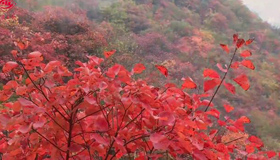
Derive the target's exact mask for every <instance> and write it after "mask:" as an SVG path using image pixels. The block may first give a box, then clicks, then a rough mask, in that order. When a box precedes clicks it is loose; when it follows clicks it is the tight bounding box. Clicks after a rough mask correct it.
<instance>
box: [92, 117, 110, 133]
mask: <svg viewBox="0 0 280 160" xmlns="http://www.w3.org/2000/svg"><path fill="white" fill-rule="evenodd" d="M94 126H95V128H96V130H98V131H101V132H102V131H107V130H108V127H109V126H108V123H107V121H106V120H105V118H104V117H102V116H99V117H98V118H97V119H96V120H95V121H94Z"/></svg>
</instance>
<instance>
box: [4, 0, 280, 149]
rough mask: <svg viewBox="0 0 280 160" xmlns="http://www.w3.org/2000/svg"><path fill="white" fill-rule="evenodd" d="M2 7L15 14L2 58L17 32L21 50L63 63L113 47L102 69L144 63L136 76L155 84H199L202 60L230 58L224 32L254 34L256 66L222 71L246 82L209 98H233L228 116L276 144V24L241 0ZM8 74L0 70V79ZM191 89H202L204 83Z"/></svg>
mask: <svg viewBox="0 0 280 160" xmlns="http://www.w3.org/2000/svg"><path fill="white" fill-rule="evenodd" d="M45 5H55V6H51V7H50V6H48V7H46V6H45ZM8 14H10V15H12V14H15V15H16V17H13V18H3V19H1V21H0V54H1V59H0V65H2V66H3V64H4V61H7V60H10V59H11V55H10V51H11V50H13V47H14V44H13V42H14V41H15V40H16V39H18V40H22V39H23V41H24V42H25V43H27V42H28V41H29V43H30V44H31V45H30V47H29V48H27V51H30V52H32V51H35V50H36V51H40V52H41V53H42V54H43V55H44V57H45V60H54V59H59V60H61V61H63V62H65V65H66V66H68V67H69V68H70V69H71V68H72V69H73V68H74V65H75V64H74V61H76V60H81V61H82V60H85V59H86V55H87V54H90V55H97V56H101V55H102V54H103V51H104V50H105V51H112V50H116V53H118V54H114V55H113V56H112V59H110V60H106V61H105V62H104V65H103V66H101V68H102V69H103V70H106V69H107V68H108V67H109V66H110V65H112V64H113V63H115V62H117V63H120V64H123V65H124V66H126V67H127V68H132V67H133V65H134V64H136V63H143V64H144V65H145V66H146V67H147V70H145V71H144V73H143V74H142V75H141V76H142V77H148V78H147V80H148V81H149V82H151V83H153V84H154V85H155V86H162V85H164V84H165V83H166V82H167V81H168V82H174V83H176V84H180V85H181V84H182V81H181V78H183V77H187V76H192V78H193V80H194V81H195V82H197V84H203V75H202V74H201V73H203V69H204V68H216V69H218V66H221V67H222V68H225V66H224V64H228V62H229V60H230V59H229V57H228V55H227V54H226V53H224V52H223V51H222V49H221V47H220V46H219V44H220V43H225V42H227V44H229V46H230V44H232V39H229V38H228V37H229V35H233V34H234V33H238V34H239V35H240V36H242V37H244V38H245V39H249V38H254V39H255V42H254V43H253V44H252V45H251V46H250V48H247V49H250V50H251V51H252V53H253V55H252V57H250V59H252V60H253V61H254V65H255V70H256V71H250V70H244V66H242V65H241V64H235V66H236V69H234V70H231V73H233V74H229V78H230V79H233V78H234V77H231V76H233V75H235V74H240V73H244V72H245V73H246V74H247V75H248V76H249V79H250V81H251V82H253V83H252V84H251V88H250V90H248V91H246V92H245V91H243V90H242V89H240V88H238V87H236V92H237V93H238V94H236V95H232V94H231V93H229V92H227V91H226V89H225V88H224V89H221V90H220V91H219V93H218V94H217V97H216V99H215V100H214V103H215V104H216V105H217V106H219V107H218V108H219V109H220V110H222V111H223V103H224V102H230V104H232V105H233V106H236V108H235V110H234V111H233V112H232V113H231V116H240V115H247V116H248V117H251V119H252V121H253V122H252V125H251V126H249V127H247V129H248V131H249V132H250V133H253V134H255V135H257V136H259V137H261V138H262V139H263V140H264V142H266V145H267V146H268V147H270V148H273V149H280V135H279V134H278V131H279V129H280V124H279V119H280V100H279V97H280V91H279V90H280V84H279V81H280V74H279V68H280V57H279V56H280V54H279V51H280V37H279V33H280V31H279V30H278V29H276V28H273V27H271V26H270V25H269V24H267V23H264V22H262V21H261V20H260V19H259V18H258V17H257V16H256V15H254V14H253V13H251V12H250V11H249V10H248V9H247V8H246V7H245V6H243V5H242V3H241V2H240V1H237V0H188V1H186V0H118V1H111V0H103V1H101V0H100V1H99V0H72V1H70V2H69V1H66V0H48V1H40V0H29V1H26V2H24V1H19V0H18V8H14V9H12V10H11V11H9V12H8ZM230 49H231V51H233V50H234V48H230ZM244 49H246V48H244ZM240 52H241V51H239V52H238V54H239V53H240ZM2 57H3V58H2ZM217 63H219V64H217ZM155 64H161V65H164V66H165V67H166V68H168V70H169V78H168V79H166V78H165V77H164V76H162V75H161V74H160V73H158V71H157V70H156V69H154V65H155ZM238 66H239V68H238ZM139 77H140V76H138V75H137V76H136V78H139ZM155 77H156V78H155ZM8 80H9V77H5V76H3V74H2V79H1V81H2V83H5V82H7V81H8ZM232 84H234V83H232ZM190 92H197V93H203V86H198V89H197V90H194V91H190ZM272 124H273V125H272Z"/></svg>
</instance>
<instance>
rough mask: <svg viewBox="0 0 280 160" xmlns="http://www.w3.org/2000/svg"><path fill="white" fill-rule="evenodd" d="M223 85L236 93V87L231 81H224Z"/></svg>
mask: <svg viewBox="0 0 280 160" xmlns="http://www.w3.org/2000/svg"><path fill="white" fill-rule="evenodd" d="M223 85H224V86H225V87H226V89H227V90H228V91H230V92H231V93H232V94H235V87H234V86H233V85H232V84H231V83H226V82H224V83H223Z"/></svg>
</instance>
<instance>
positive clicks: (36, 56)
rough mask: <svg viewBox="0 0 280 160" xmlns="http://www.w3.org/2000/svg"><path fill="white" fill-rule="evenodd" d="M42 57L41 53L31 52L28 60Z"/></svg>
mask: <svg viewBox="0 0 280 160" xmlns="http://www.w3.org/2000/svg"><path fill="white" fill-rule="evenodd" d="M41 56H42V53H40V52H38V51H35V52H31V53H29V54H28V58H38V57H41Z"/></svg>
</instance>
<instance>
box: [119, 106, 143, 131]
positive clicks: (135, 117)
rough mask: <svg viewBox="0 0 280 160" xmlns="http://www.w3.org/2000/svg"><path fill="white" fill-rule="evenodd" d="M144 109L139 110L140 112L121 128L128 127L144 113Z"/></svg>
mask: <svg viewBox="0 0 280 160" xmlns="http://www.w3.org/2000/svg"><path fill="white" fill-rule="evenodd" d="M144 110H145V108H144V109H142V110H141V112H140V113H139V114H138V115H137V116H136V117H134V118H133V119H132V120H131V121H129V122H128V123H127V124H126V125H125V126H124V127H123V128H126V127H127V126H129V125H130V124H131V123H132V122H134V121H135V120H136V119H137V118H138V117H139V116H140V115H141V114H142V113H143V112H144Z"/></svg>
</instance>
